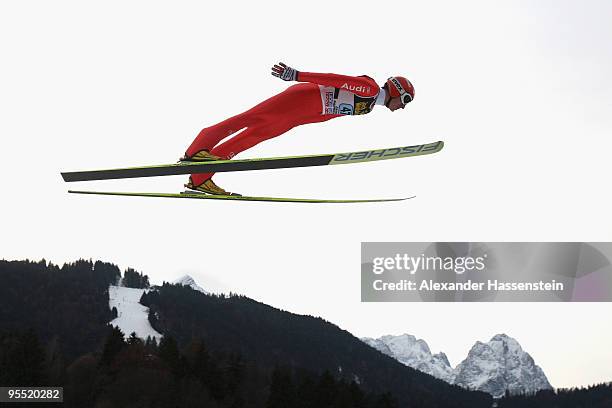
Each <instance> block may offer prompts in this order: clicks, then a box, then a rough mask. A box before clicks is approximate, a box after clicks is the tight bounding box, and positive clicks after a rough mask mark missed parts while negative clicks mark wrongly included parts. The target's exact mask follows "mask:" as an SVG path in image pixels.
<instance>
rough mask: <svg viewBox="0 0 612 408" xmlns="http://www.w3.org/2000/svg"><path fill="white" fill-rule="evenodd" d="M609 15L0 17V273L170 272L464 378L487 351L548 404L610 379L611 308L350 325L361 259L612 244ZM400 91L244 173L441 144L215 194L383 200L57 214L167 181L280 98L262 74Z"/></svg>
mask: <svg viewBox="0 0 612 408" xmlns="http://www.w3.org/2000/svg"><path fill="white" fill-rule="evenodd" d="M610 21H612V4H611V3H610V2H608V1H583V2H575V1H539V2H532V1H498V2H490V1H462V2H454V1H428V2H424V1H423V2H409V1H403V2H401V3H400V2H397V3H391V2H380V1H379V2H375V3H371V2H361V1H352V2H327V1H309V2H306V3H302V4H300V3H295V2H294V3H291V2H289V3H288V2H265V1H259V2H249V3H247V2H245V3H244V4H242V3H239V2H235V1H223V2H218V3H215V4H214V5H211V4H210V2H201V1H197V2H196V1H192V2H189V1H184V2H172V3H169V2H144V1H131V2H126V1H106V2H98V3H95V4H94V3H92V2H82V1H54V2H45V1H29V2H18V1H4V2H2V3H1V5H0V51H1V55H2V62H1V64H0V135H1V139H0V140H1V142H0V143H2V145H1V146H2V148H1V149H0V177H1V181H2V211H1V212H0V225H1V227H2V234H1V237H0V240H1V241H2V242H1V245H0V248H1V253H0V257H3V258H6V259H23V258H30V259H40V258H42V257H44V258H46V259H48V260H51V261H53V262H55V263H62V262H64V261H69V260H74V259H77V258H80V257H85V258H94V259H102V260H106V261H110V262H115V263H118V264H119V265H120V266H121V267H123V268H125V267H127V266H131V267H134V268H136V269H138V270H140V271H143V272H144V273H146V274H148V275H149V276H150V277H151V278H152V280H153V281H154V282H161V281H162V280H173V279H175V278H176V277H178V276H180V275H182V274H185V273H189V274H191V275H193V276H194V277H195V278H196V279H197V281H198V282H199V284H200V285H201V286H203V287H205V288H206V289H208V290H212V291H229V290H232V291H235V292H240V293H244V294H246V295H248V296H250V297H253V298H255V299H258V300H260V301H263V302H265V303H268V304H271V305H273V306H276V307H279V308H282V309H286V310H290V311H293V312H297V313H305V314H312V315H319V316H322V317H324V318H326V319H327V320H330V321H332V322H334V323H336V324H338V325H339V326H340V327H342V328H344V329H347V330H349V331H351V332H352V333H354V334H355V335H358V336H371V337H378V336H380V335H383V334H400V333H405V332H407V333H411V334H414V335H416V336H417V337H420V338H423V339H425V340H426V341H427V342H428V343H429V345H430V346H431V348H432V350H433V351H435V352H437V351H440V350H443V351H445V352H446V353H447V354H448V356H449V359H450V360H451V363H452V364H453V365H454V364H457V363H459V362H460V361H461V360H462V359H463V358H464V357H465V356H466V354H467V352H468V350H469V348H470V347H471V346H472V344H473V343H474V342H475V341H477V340H480V341H487V340H489V339H490V337H492V336H493V335H494V334H496V333H499V332H505V333H507V334H508V335H511V336H513V337H515V338H517V339H518V340H519V342H520V343H521V344H522V345H523V347H524V348H525V350H527V351H528V352H529V353H531V355H532V356H533V357H534V359H535V360H536V362H537V363H538V364H539V365H541V366H542V368H543V369H544V371H545V373H546V374H547V375H548V378H549V380H550V382H551V383H552V384H553V385H554V386H556V387H568V386H576V385H586V384H591V383H594V382H601V381H610V380H612V352H611V351H610V348H609V345H610V344H612V325H611V324H610V320H611V319H610V316H612V305H611V304H609V303H600V304H561V303H554V304H502V303H499V304H497V303H495V304H484V303H481V304H432V303H423V304H414V303H411V304H399V303H395V304H371V303H368V304H365V303H364V304H362V303H360V290H359V282H360V253H359V251H360V243H361V242H362V241H610V240H612V228H611V227H612V225H611V224H612V222H611V221H610V208H612V195H611V194H610V187H609V186H610V181H609V175H610V174H611V170H612V165H611V164H610V159H609V155H610V153H609V152H610V147H612V141H611V139H610V135H611V132H610V131H611V130H612V118H611V116H610V112H611V108H612V96H611V95H612V76H611V75H610V72H612V41H610V39H611V38H612V25H610ZM278 61H284V62H286V63H288V64H290V65H292V66H295V68H297V69H298V70H304V71H313V72H335V73H342V74H349V75H361V74H367V75H370V76H372V77H373V78H375V79H376V80H378V81H379V82H380V83H381V84H382V83H383V81H384V80H385V79H386V78H387V77H388V76H390V75H404V76H406V77H408V78H410V79H411V80H412V81H413V83H414V86H415V89H416V97H415V101H414V102H413V103H411V104H410V106H408V107H407V108H406V109H405V110H402V111H397V112H394V113H391V112H390V111H388V110H386V109H384V108H382V107H378V108H377V109H375V111H374V112H372V113H371V114H368V115H365V116H362V117H347V118H340V119H337V120H333V121H329V122H326V123H323V124H317V125H307V126H302V127H299V128H296V129H294V130H292V131H291V132H290V133H288V134H285V135H283V136H281V137H279V138H276V139H274V140H271V141H268V142H265V143H263V144H260V145H258V146H257V147H255V148H253V149H252V150H249V151H247V152H245V153H244V154H243V155H241V156H240V157H242V158H246V157H266V156H280V155H297V154H314V153H331V152H338V151H340V152H341V151H351V150H359V149H366V148H379V147H391V146H398V145H406V144H413V143H425V142H429V141H435V140H439V139H443V140H444V141H445V142H446V147H445V149H444V151H443V152H441V153H439V154H437V155H433V156H425V157H420V158H414V159H406V160H400V161H387V162H380V163H369V164H359V165H354V166H335V167H333V168H311V169H290V170H273V171H261V172H251V173H246V172H243V173H235V174H222V175H221V174H220V175H218V177H217V178H216V181H217V182H218V183H219V184H220V185H221V186H223V187H226V188H228V189H230V190H233V191H238V192H241V193H243V194H246V195H249V194H250V195H272V196H289V197H323V198H375V197H388V196H390V197H402V196H407V195H412V194H416V195H417V197H416V198H415V199H413V200H409V201H407V202H399V203H386V204H363V205H350V206H331V205H329V206H312V205H311V206H309V205H295V204H294V205H291V204H266V203H246V202H237V203H234V202H208V201H204V202H202V201H196V200H166V199H146V198H142V199H138V198H123V197H96V196H72V195H69V194H67V193H66V190H67V189H68V188H74V187H78V188H83V189H86V188H87V189H100V190H115V191H163V192H176V191H180V190H181V189H182V184H183V183H184V182H185V179H186V178H185V177H183V176H173V177H165V178H155V179H145V180H120V181H104V182H92V183H76V184H75V185H66V184H65V183H64V182H63V181H62V179H61V178H60V176H59V172H60V170H77V169H89V168H105V167H114V166H130V165H140V164H157V163H166V162H173V161H175V160H176V159H177V158H178V157H179V156H181V155H182V154H183V152H184V150H185V149H186V147H187V146H188V145H189V144H190V143H191V141H192V139H193V138H194V137H195V135H196V134H197V133H198V132H199V130H200V129H201V128H202V127H204V126H209V125H211V124H213V123H216V122H218V121H220V120H223V119H225V118H226V117H228V116H231V115H234V114H236V113H239V112H242V111H244V110H246V109H248V108H250V107H251V106H253V105H254V104H256V103H258V102H260V101H262V100H264V99H266V98H268V97H269V96H271V95H273V94H275V93H278V92H280V91H282V90H283V89H284V88H285V87H286V86H287V83H285V82H283V81H280V80H278V79H277V78H274V77H272V76H271V75H270V74H269V68H270V67H271V66H272V64H274V63H276V62H278Z"/></svg>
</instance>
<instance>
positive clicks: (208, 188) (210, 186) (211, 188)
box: [185, 176, 241, 197]
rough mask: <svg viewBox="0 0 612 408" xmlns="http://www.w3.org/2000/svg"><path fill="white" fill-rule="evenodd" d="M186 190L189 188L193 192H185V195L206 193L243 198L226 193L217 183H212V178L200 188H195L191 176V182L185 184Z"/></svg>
mask: <svg viewBox="0 0 612 408" xmlns="http://www.w3.org/2000/svg"><path fill="white" fill-rule="evenodd" d="M185 188H188V189H189V190H193V191H185V194H190V193H193V192H198V193H205V194H210V195H224V196H239V197H240V196H241V194H237V193H230V192H229V191H225V190H224V189H222V188H221V187H219V186H218V185H216V184H215V182H214V181H212V178H209V179H208V180H206V181H205V182H203V183H202V184H200V185H199V186H194V185H193V181H192V180H191V176H190V177H189V181H188V182H187V184H185Z"/></svg>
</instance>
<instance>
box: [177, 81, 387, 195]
mask: <svg viewBox="0 0 612 408" xmlns="http://www.w3.org/2000/svg"><path fill="white" fill-rule="evenodd" d="M297 81H299V82H306V83H301V84H296V85H292V86H290V87H289V88H287V89H286V90H285V91H283V92H281V93H279V94H278V95H275V96H273V97H271V98H270V99H267V100H265V101H263V102H262V103H260V104H258V105H256V106H255V107H253V108H251V109H249V110H248V111H246V112H244V113H241V114H239V115H236V116H234V117H231V118H229V119H226V120H224V121H222V122H220V123H217V124H216V125H212V126H210V127H207V128H204V129H202V131H201V132H200V133H199V134H198V136H197V137H196V138H195V140H194V141H193V143H192V144H191V146H189V148H188V149H187V152H186V155H187V157H191V156H193V155H194V154H196V153H197V152H199V151H201V150H208V151H209V152H210V153H212V154H214V155H215V156H219V157H223V158H225V159H231V158H232V157H234V156H236V155H237V154H238V153H240V152H242V151H244V150H246V149H248V148H250V147H253V146H255V145H256V144H258V143H260V142H262V141H264V140H267V139H271V138H273V137H276V136H280V135H282V134H283V133H285V132H287V131H288V130H290V129H292V128H294V127H296V126H299V125H304V124H306V123H316V122H324V121H326V120H330V119H333V118H337V117H339V116H344V115H361V114H365V113H369V112H370V111H372V109H373V108H374V105H375V103H376V102H377V99H378V103H381V98H379V94H380V92H381V88H380V87H379V86H378V84H376V82H375V81H374V80H373V79H372V78H370V77H368V76H358V77H353V76H346V75H337V74H316V73H309V72H300V73H299V74H298V78H297ZM242 129H244V130H243V131H242V132H239V131H240V130H242ZM237 132H239V133H237ZM234 133H236V134H235V135H234V136H233V137H231V138H230V139H228V140H227V141H225V142H223V143H220V142H221V140H223V139H225V138H226V137H228V136H230V135H232V134H234ZM212 175H213V173H204V174H192V175H191V177H192V182H193V184H194V185H196V186H197V185H200V184H202V183H203V182H204V181H206V180H207V179H209V178H210V177H212Z"/></svg>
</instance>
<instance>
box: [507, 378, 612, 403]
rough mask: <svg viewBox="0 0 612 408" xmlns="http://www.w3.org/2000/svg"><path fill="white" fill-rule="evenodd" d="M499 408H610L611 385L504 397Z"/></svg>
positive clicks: (611, 399) (611, 397)
mask: <svg viewBox="0 0 612 408" xmlns="http://www.w3.org/2000/svg"><path fill="white" fill-rule="evenodd" d="M498 407H499V408H610V407H612V383H606V384H598V385H593V386H591V387H583V388H569V389H559V390H556V391H550V390H543V391H539V392H538V393H536V394H535V395H529V396H526V395H511V396H505V397H504V398H502V399H501V400H499V402H498Z"/></svg>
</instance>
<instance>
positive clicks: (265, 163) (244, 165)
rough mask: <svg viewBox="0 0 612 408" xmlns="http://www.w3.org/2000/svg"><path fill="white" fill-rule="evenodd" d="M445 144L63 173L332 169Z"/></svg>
mask: <svg viewBox="0 0 612 408" xmlns="http://www.w3.org/2000/svg"><path fill="white" fill-rule="evenodd" d="M443 147H444V142H442V141H438V142H434V143H428V144H421V145H413V146H401V147H390V148H384V149H375V150H363V151H358V152H348V153H335V154H317V155H310V156H287V157H270V158H259V159H243V160H217V161H208V162H178V163H173V164H162V165H154V166H142V167H127V168H118V169H106V170H89V171H71V172H63V173H62V177H63V178H64V181H90V180H110V179H123V178H135V177H155V176H173V175H178V174H193V173H218V172H226V171H245V170H265V169H282V168H292V167H312V166H330V165H336V164H349V163H364V162H370V161H377V160H389V159H399V158H402V157H414V156H422V155H426V154H432V153H437V152H439V151H440V150H442V148H443Z"/></svg>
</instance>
